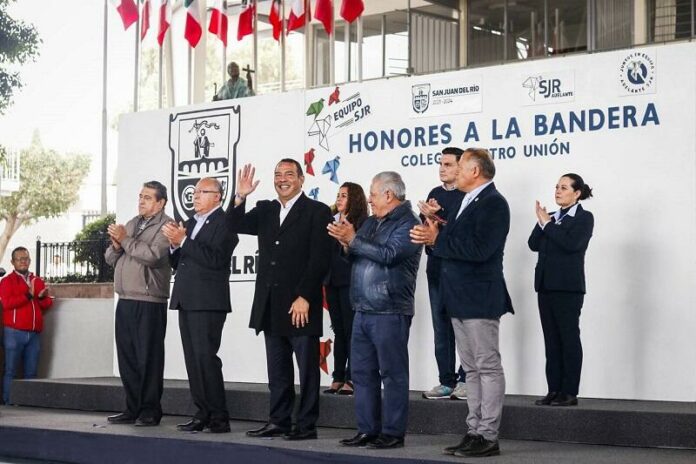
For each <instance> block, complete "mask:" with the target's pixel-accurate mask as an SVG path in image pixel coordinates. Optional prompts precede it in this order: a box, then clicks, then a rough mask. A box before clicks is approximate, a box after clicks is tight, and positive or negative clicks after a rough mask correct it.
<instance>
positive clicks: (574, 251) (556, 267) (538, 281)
mask: <svg viewBox="0 0 696 464" xmlns="http://www.w3.org/2000/svg"><path fill="white" fill-rule="evenodd" d="M552 214H553V213H552ZM593 228H594V217H593V216H592V213H590V212H589V211H585V210H584V209H583V207H582V206H581V205H578V208H577V210H576V211H575V216H569V215H567V216H565V217H564V218H563V220H562V221H561V223H560V224H556V223H555V222H553V221H551V222H549V223H548V224H546V226H545V227H544V229H543V230H542V228H541V227H539V224H537V225H536V226H534V230H532V234H531V235H530V236H529V240H528V242H527V243H528V244H529V248H530V249H531V250H532V251H537V252H539V259H538V260H537V265H536V270H535V271H534V290H536V291H537V292H540V291H558V292H580V293H585V251H587V246H588V244H589V243H590V238H591V237H592V229H593Z"/></svg>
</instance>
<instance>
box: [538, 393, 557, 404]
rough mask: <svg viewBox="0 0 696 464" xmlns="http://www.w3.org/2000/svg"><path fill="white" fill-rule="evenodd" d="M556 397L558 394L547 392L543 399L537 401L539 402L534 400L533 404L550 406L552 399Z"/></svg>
mask: <svg viewBox="0 0 696 464" xmlns="http://www.w3.org/2000/svg"><path fill="white" fill-rule="evenodd" d="M557 396H558V392H549V393H547V394H546V396H545V397H543V398H541V399H539V400H536V401H535V402H534V404H536V405H537V406H548V405H550V404H551V402H552V401H553V400H554V399H556V397H557Z"/></svg>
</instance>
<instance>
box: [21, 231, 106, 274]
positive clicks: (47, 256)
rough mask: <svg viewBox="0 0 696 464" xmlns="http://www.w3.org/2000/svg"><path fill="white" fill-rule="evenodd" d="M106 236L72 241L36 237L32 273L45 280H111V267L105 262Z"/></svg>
mask: <svg viewBox="0 0 696 464" xmlns="http://www.w3.org/2000/svg"><path fill="white" fill-rule="evenodd" d="M109 243H110V242H109V239H108V238H107V237H102V238H100V239H98V240H80V241H73V242H42V241H41V238H39V239H37V240H36V258H35V266H36V269H35V274H36V275H37V276H40V277H43V278H44V279H45V280H46V281H47V282H54V283H60V282H111V281H113V269H112V268H111V266H109V265H108V264H106V261H105V259H104V252H105V251H106V249H107V247H108V246H109Z"/></svg>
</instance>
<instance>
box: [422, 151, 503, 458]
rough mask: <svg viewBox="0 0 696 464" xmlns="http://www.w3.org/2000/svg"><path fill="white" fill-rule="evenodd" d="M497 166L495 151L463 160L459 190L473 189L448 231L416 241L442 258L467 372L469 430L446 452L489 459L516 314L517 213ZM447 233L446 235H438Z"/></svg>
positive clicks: (428, 232)
mask: <svg viewBox="0 0 696 464" xmlns="http://www.w3.org/2000/svg"><path fill="white" fill-rule="evenodd" d="M494 176H495V166H494V164H493V160H492V159H491V157H490V155H489V154H488V151H487V150H483V149H467V150H465V151H464V154H463V155H462V157H461V158H460V160H459V170H458V172H457V188H458V189H460V190H461V191H463V192H466V195H465V197H464V199H463V200H462V204H461V206H460V207H459V209H458V211H453V212H452V213H451V214H450V215H449V216H448V217H447V225H446V226H444V228H443V229H442V231H438V226H437V224H436V223H434V222H433V221H431V220H427V223H426V224H424V225H421V226H416V227H414V228H413V230H412V232H411V237H412V239H413V240H414V241H415V242H416V243H423V244H427V245H429V246H432V247H433V254H434V255H435V256H437V257H439V258H441V259H442V262H441V268H440V272H441V275H440V290H441V294H442V299H443V302H444V304H445V307H446V308H447V312H448V314H449V315H450V316H451V317H452V326H453V328H454V335H455V339H456V343H457V350H458V352H459V357H460V359H461V361H462V365H463V366H464V370H465V371H466V384H467V390H468V396H467V402H468V405H469V414H468V416H467V419H466V422H467V425H468V432H467V434H466V435H465V436H464V438H463V439H462V441H461V442H460V443H459V444H457V445H455V446H451V447H448V448H445V453H447V454H453V455H456V456H466V457H482V456H493V455H497V454H500V448H499V445H498V429H499V427H500V417H501V416H502V412H503V399H504V397H505V375H504V373H503V366H502V364H501V360H500V352H499V350H498V328H499V324H500V316H502V315H503V314H505V313H507V312H513V311H512V303H511V301H510V296H509V294H508V291H507V287H506V285H505V278H504V277H503V251H504V248H505V239H506V238H507V234H508V231H509V229H510V209H509V207H508V204H507V201H505V198H504V197H503V196H502V195H501V194H500V193H499V192H498V190H496V188H495V184H493V177H494ZM438 232H439V233H438Z"/></svg>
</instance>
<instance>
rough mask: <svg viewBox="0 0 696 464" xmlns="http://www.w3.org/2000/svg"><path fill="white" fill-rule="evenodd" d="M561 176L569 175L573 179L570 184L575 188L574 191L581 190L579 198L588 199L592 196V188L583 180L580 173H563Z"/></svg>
mask: <svg viewBox="0 0 696 464" xmlns="http://www.w3.org/2000/svg"><path fill="white" fill-rule="evenodd" d="M561 177H567V178H568V179H570V180H571V181H572V182H571V183H570V186H571V187H572V188H573V191H574V192H577V191H578V190H580V197H579V198H578V199H579V200H586V199H588V198H591V197H592V189H591V188H590V186H589V185H587V184H586V183H585V181H584V180H582V177H580V176H579V175H577V174H574V173H572V172H571V173H568V174H563V175H562V176H561Z"/></svg>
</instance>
